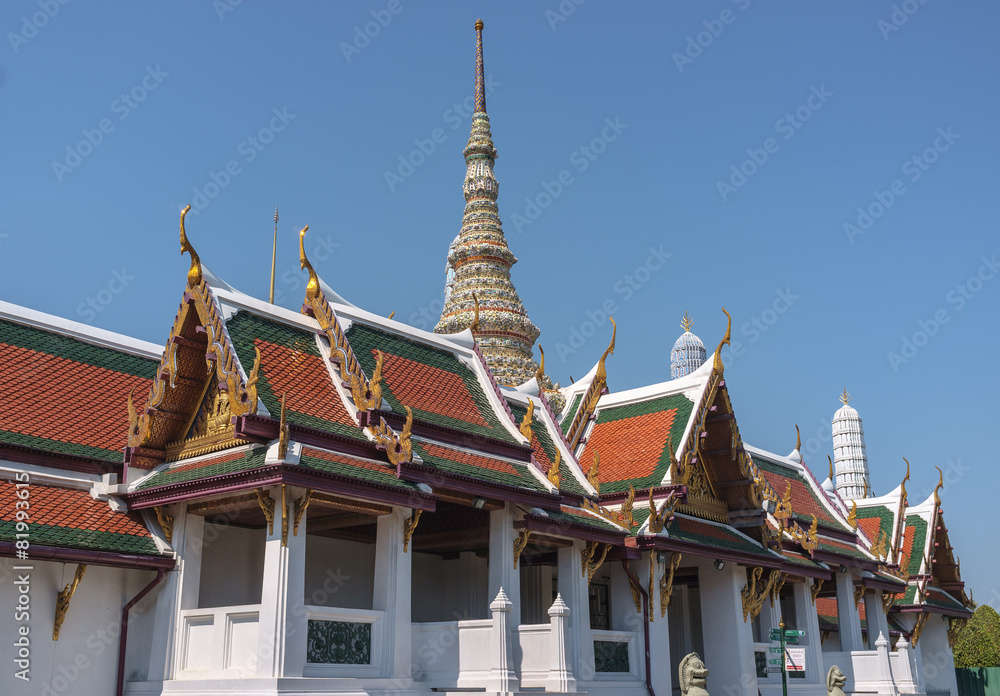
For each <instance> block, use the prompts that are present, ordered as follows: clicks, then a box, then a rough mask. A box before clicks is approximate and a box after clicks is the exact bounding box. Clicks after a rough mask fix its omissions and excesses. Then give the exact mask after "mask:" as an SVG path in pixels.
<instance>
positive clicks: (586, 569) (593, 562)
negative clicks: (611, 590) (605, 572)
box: [580, 541, 611, 583]
mask: <svg viewBox="0 0 1000 696" xmlns="http://www.w3.org/2000/svg"><path fill="white" fill-rule="evenodd" d="M610 550H611V544H602V543H600V542H598V541H588V542H587V545H586V546H585V547H584V548H583V550H582V551H581V552H580V554H581V561H582V569H583V574H584V575H585V576H586V577H587V582H588V583H590V581H591V580H593V579H594V574H595V573H596V572H597V570H598V568H600V567H601V566H602V565H603V564H604V559H605V558H607V557H608V551H610Z"/></svg>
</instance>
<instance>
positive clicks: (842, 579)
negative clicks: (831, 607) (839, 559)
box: [836, 569, 865, 652]
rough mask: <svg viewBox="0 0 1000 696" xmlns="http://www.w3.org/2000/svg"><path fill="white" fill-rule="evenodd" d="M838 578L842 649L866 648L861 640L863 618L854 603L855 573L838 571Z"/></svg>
mask: <svg viewBox="0 0 1000 696" xmlns="http://www.w3.org/2000/svg"><path fill="white" fill-rule="evenodd" d="M836 578H837V623H838V626H837V629H838V631H839V632H840V650H841V651H842V652H851V651H853V650H864V649H865V644H864V643H863V642H862V640H861V619H860V617H859V616H858V606H857V604H855V603H854V573H853V571H851V570H850V569H848V571H847V572H846V573H836Z"/></svg>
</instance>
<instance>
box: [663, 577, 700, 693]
mask: <svg viewBox="0 0 1000 696" xmlns="http://www.w3.org/2000/svg"><path fill="white" fill-rule="evenodd" d="M667 619H668V621H669V622H670V674H671V683H672V685H673V689H672V691H673V693H674V694H677V695H678V696H679V695H680V693H681V689H680V684H679V683H678V681H677V670H678V668H679V667H680V664H681V660H682V659H684V656H685V655H687V654H688V653H692V652H696V653H698V654H699V655H701V656H702V657H704V655H705V645H704V638H703V633H702V625H701V589H700V587H699V584H698V569H697V568H679V569H678V570H677V573H676V575H675V576H674V591H673V595H672V597H671V600H670V606H669V607H668V609H667Z"/></svg>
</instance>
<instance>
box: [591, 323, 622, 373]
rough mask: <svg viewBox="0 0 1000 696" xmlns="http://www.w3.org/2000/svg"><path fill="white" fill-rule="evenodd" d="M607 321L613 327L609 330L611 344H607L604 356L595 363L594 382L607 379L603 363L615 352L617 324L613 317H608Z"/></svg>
mask: <svg viewBox="0 0 1000 696" xmlns="http://www.w3.org/2000/svg"><path fill="white" fill-rule="evenodd" d="M608 319H610V320H611V326H612V327H613V328H612V329H611V343H609V344H608V347H607V348H606V349H605V350H604V355H602V356H601V359H600V360H598V361H597V376H596V377H595V380H597V379H601V380H604V379H607V376H608V371H607V369H606V368H605V367H604V362H605V361H606V360H607V359H608V356H609V355H611V354H613V353H614V352H615V337H616V336H617V335H618V324H616V323H615V320H614V317H608Z"/></svg>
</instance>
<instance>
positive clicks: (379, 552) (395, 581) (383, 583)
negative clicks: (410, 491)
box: [372, 508, 413, 679]
mask: <svg viewBox="0 0 1000 696" xmlns="http://www.w3.org/2000/svg"><path fill="white" fill-rule="evenodd" d="M409 517H410V510H409V509H408V508H395V509H394V511H393V512H392V514H390V515H382V516H381V517H379V518H378V531H377V537H376V541H375V590H374V594H373V600H372V608H373V609H375V610H376V611H384V612H385V619H384V621H385V625H384V626H383V627H382V651H381V652H382V655H383V656H384V659H383V663H382V664H383V669H382V676H384V677H394V678H396V679H409V677H410V663H411V661H412V657H413V656H412V654H411V652H410V650H411V648H410V643H411V641H412V635H413V634H412V629H411V626H410V618H411V616H410V611H411V608H410V592H411V586H412V584H411V580H410V577H411V576H410V573H411V565H410V553H409V552H407V553H404V552H403V525H404V524H405V522H406V520H407V519H409ZM412 550H413V547H412V544H411V546H410V551H412Z"/></svg>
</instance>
